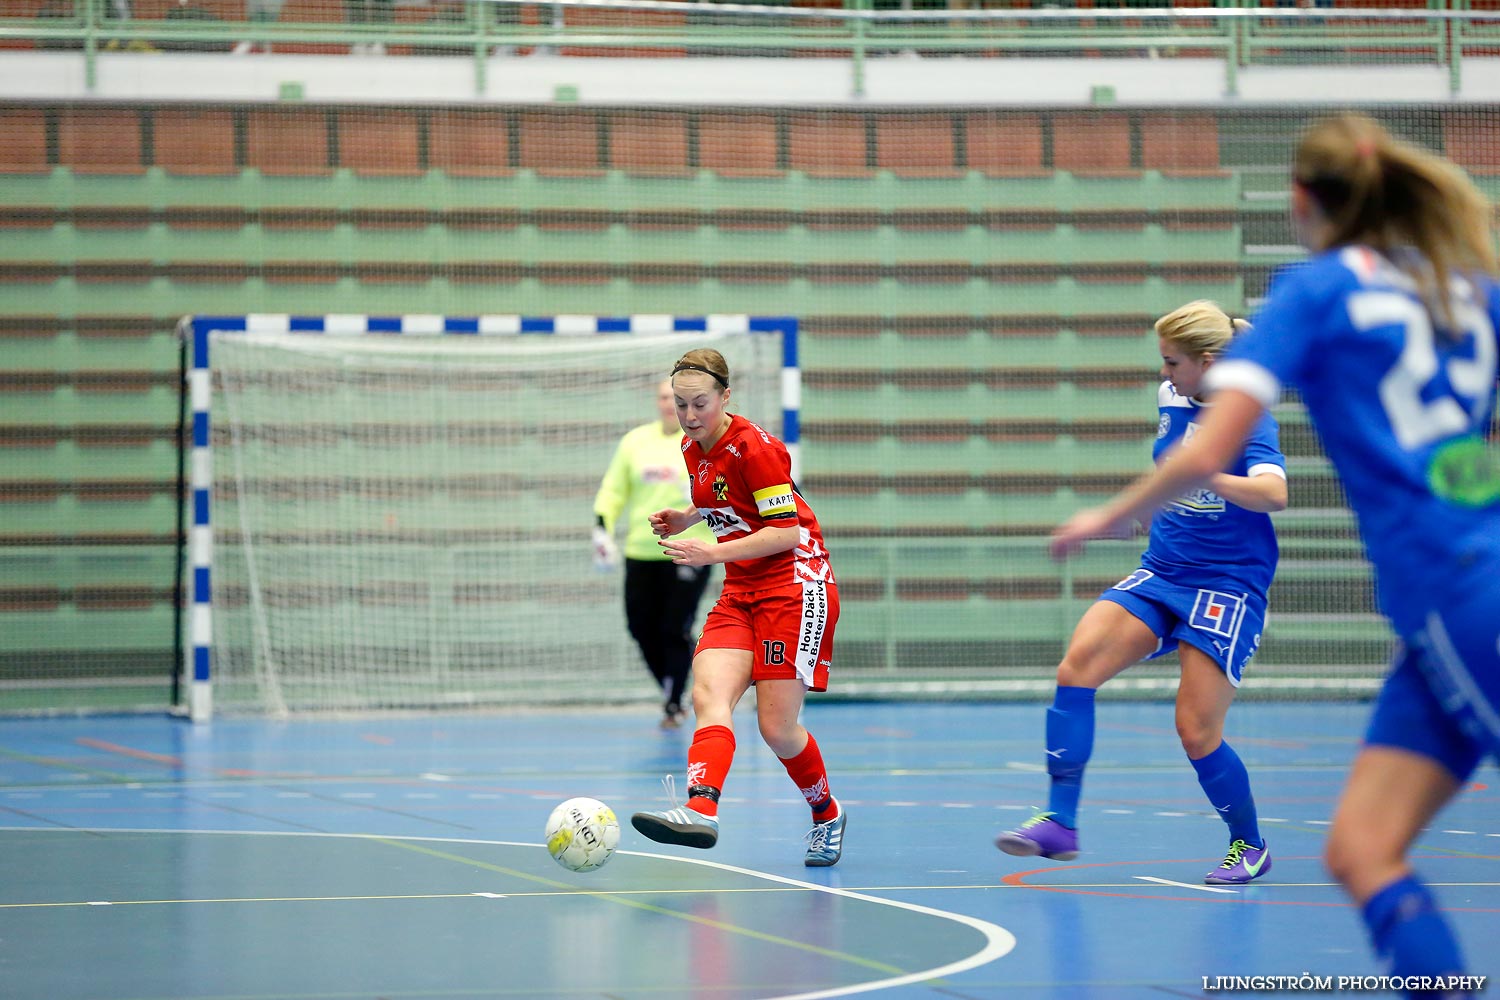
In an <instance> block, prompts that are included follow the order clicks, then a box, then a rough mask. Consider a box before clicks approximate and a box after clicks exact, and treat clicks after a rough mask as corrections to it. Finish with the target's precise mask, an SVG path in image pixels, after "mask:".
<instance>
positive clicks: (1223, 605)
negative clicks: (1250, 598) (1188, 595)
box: [1188, 590, 1245, 647]
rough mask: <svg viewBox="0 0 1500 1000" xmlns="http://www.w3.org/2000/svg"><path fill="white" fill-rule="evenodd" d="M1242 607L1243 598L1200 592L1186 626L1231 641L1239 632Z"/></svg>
mask: <svg viewBox="0 0 1500 1000" xmlns="http://www.w3.org/2000/svg"><path fill="white" fill-rule="evenodd" d="M1244 607H1245V599H1244V598H1243V597H1239V596H1237V595H1235V594H1221V593H1220V592H1219V591H1217V590H1200V591H1198V599H1197V600H1196V601H1194V602H1193V613H1192V617H1191V618H1189V619H1188V624H1189V625H1191V626H1192V627H1193V628H1195V629H1199V630H1201V631H1204V632H1211V633H1213V634H1214V635H1222V636H1223V637H1224V638H1226V639H1233V638H1234V636H1235V633H1236V632H1238V631H1239V627H1240V618H1241V614H1242V612H1243V610H1244ZM1231 647H1232V644H1231Z"/></svg>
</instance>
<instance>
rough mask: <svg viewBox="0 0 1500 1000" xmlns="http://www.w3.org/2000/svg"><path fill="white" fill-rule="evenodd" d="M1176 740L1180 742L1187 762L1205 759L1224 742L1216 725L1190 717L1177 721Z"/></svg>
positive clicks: (1180, 718)
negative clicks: (1186, 756)
mask: <svg viewBox="0 0 1500 1000" xmlns="http://www.w3.org/2000/svg"><path fill="white" fill-rule="evenodd" d="M1177 738H1178V739H1179V740H1181V741H1182V749H1183V750H1184V751H1185V752H1186V753H1187V755H1188V759H1189V760H1198V759H1199V758H1202V757H1207V756H1208V755H1209V754H1211V753H1213V752H1214V751H1215V750H1217V749H1218V748H1219V744H1220V743H1222V742H1224V736H1223V734H1222V733H1221V732H1220V730H1219V727H1218V726H1217V725H1216V724H1214V723H1213V722H1212V721H1209V720H1206V719H1198V718H1192V717H1179V718H1178V719H1177Z"/></svg>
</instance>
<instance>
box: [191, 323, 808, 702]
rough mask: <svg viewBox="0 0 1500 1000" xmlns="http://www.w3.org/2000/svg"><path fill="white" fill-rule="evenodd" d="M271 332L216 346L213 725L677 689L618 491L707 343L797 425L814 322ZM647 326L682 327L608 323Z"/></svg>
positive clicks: (757, 403) (777, 417)
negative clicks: (646, 612)
mask: <svg viewBox="0 0 1500 1000" xmlns="http://www.w3.org/2000/svg"><path fill="white" fill-rule="evenodd" d="M250 319H251V321H250V322H249V323H245V322H244V321H240V325H241V326H242V327H244V326H248V327H249V328H250V329H248V330H246V329H240V330H236V331H233V332H224V333H214V334H211V335H210V337H209V341H207V342H205V344H204V346H205V347H207V348H208V351H209V355H210V358H211V363H210V366H209V369H208V371H209V372H210V377H211V400H212V402H211V406H210V407H209V408H208V409H207V410H206V411H205V412H206V414H207V418H206V419H207V422H208V426H209V428H210V430H209V432H208V434H207V442H208V446H209V447H210V448H211V449H212V460H211V463H209V462H208V461H207V460H206V459H205V458H200V460H199V461H198V462H196V463H195V472H196V473H200V474H202V473H204V472H205V470H206V469H207V468H208V467H210V466H211V469H212V485H211V495H212V502H211V506H210V508H209V510H208V512H207V523H208V525H209V527H208V529H207V530H209V531H211V532H212V538H213V547H212V556H211V564H212V572H211V576H212V584H211V605H210V604H208V603H207V601H206V600H204V598H205V597H206V596H207V595H204V594H196V595H195V612H194V618H195V631H196V632H199V633H202V634H198V635H195V636H194V644H195V645H196V646H197V647H198V648H197V649H196V650H195V655H196V656H204V655H211V666H210V667H209V670H208V678H207V680H208V681H209V682H210V683H211V685H212V688H211V690H212V710H213V711H230V712H243V711H251V712H268V713H272V714H287V713H298V712H328V711H371V710H382V709H422V708H433V707H443V706H449V707H452V706H488V705H517V704H527V703H546V702H569V701H588V702H595V703H597V702H610V701H627V700H637V699H641V698H645V697H649V696H651V695H652V694H653V693H654V688H653V687H652V683H651V680H650V677H649V674H648V673H647V671H646V670H644V669H643V668H642V667H641V666H640V665H639V661H638V654H637V652H636V650H635V647H634V644H633V643H631V641H630V639H629V635H628V633H627V631H626V627H625V623H624V615H623V609H622V600H623V598H622V587H621V578H620V576H619V575H618V574H599V573H596V572H595V571H594V570H593V567H592V560H591V551H592V550H591V547H590V531H591V528H592V525H593V513H592V512H593V500H594V494H595V492H596V491H597V489H598V486H599V481H600V479H601V477H602V476H603V473H604V469H605V467H606V466H607V465H608V463H609V459H610V456H611V455H612V454H613V451H614V448H615V446H616V444H617V443H618V441H619V439H620V437H621V435H623V434H624V433H625V432H626V431H628V430H629V429H630V428H632V427H635V426H638V425H640V424H643V423H647V422H649V421H651V420H654V419H655V412H656V411H655V406H654V395H655V388H656V385H657V384H658V383H659V381H660V380H661V379H662V378H663V377H664V376H665V374H666V373H667V372H669V371H670V368H671V364H672V362H673V361H675V360H676V358H677V357H679V356H680V355H681V354H682V353H683V352H684V351H687V350H689V349H691V348H694V347H714V348H716V349H718V350H719V351H721V352H723V354H724V355H725V357H726V358H727V360H728V361H729V364H730V370H731V371H732V372H733V374H734V383H735V392H734V396H733V400H732V402H731V407H730V408H731V410H732V411H733V412H737V413H742V414H744V415H746V416H749V417H751V418H752V419H754V420H756V421H757V422H760V423H762V424H763V425H764V426H766V427H767V428H768V429H774V430H775V431H776V432H777V433H781V431H782V426H783V408H784V407H783V382H784V381H786V382H787V383H788V385H787V388H788V390H794V389H795V378H790V379H784V376H783V367H784V366H783V361H784V360H788V359H790V358H791V357H793V355H792V354H791V353H790V351H788V345H786V344H785V343H784V342H783V341H784V339H785V338H789V337H793V336H794V332H793V329H794V328H792V327H789V326H787V325H786V324H784V323H783V324H781V326H780V329H779V330H775V331H771V332H765V331H769V330H770V326H769V325H768V324H757V326H759V327H763V328H765V329H764V331H763V332H750V324H749V323H748V322H746V321H743V320H742V321H740V322H735V321H734V320H733V318H725V319H727V320H729V322H705V321H701V320H700V321H698V322H696V323H693V322H688V323H683V322H682V321H676V322H673V321H671V320H670V318H659V321H658V322H655V323H652V322H645V321H643V320H641V319H640V318H638V320H637V321H636V322H634V323H631V322H629V321H618V322H617V323H616V324H615V326H614V327H611V325H610V324H609V322H608V321H605V322H598V321H595V320H593V319H592V318H582V317H574V318H571V319H568V318H563V319H560V320H558V321H550V320H546V321H528V322H521V321H516V322H515V323H511V324H509V329H511V330H514V331H517V332H516V333H515V334H500V335H496V336H473V335H467V336H466V335H443V334H440V333H434V334H431V335H413V334H411V333H391V334H379V333H365V334H360V335H339V334H337V333H332V332H328V325H327V324H323V326H322V329H319V330H318V331H316V333H315V334H314V333H312V332H307V331H297V330H292V329H289V328H288V327H291V326H295V325H296V324H293V323H280V324H278V323H276V322H274V320H273V321H272V322H270V323H267V322H264V321H257V320H258V319H259V318H257V317H251V318H250ZM501 319H502V320H503V318H501ZM715 319H717V318H715ZM221 325H228V324H221ZM364 325H365V326H366V327H368V326H371V325H376V326H378V325H379V324H370V323H365V324H364ZM408 325H411V324H408ZM496 325H498V326H500V327H505V326H507V324H505V323H503V322H501V323H499V324H496ZM278 326H279V327H280V329H276V327H278ZM336 326H337V324H335V327H336ZM631 326H637V327H640V328H642V329H645V330H651V329H657V330H661V329H665V330H666V331H668V332H656V333H648V332H596V331H599V330H601V329H603V330H610V329H616V328H622V327H623V328H627V329H628V328H629V327H631ZM674 326H676V327H686V332H683V331H682V330H680V329H679V330H677V331H675V332H674V331H673V327H674ZM523 329H524V330H525V331H527V333H522V332H520V331H522V330H523ZM532 330H536V331H538V332H542V331H546V332H544V333H542V335H537V336H532V335H528V333H529V332H530V331H532ZM569 330H572V331H573V332H576V333H579V334H580V335H576V336H575V335H569V334H568V332H567V331H569ZM778 334H779V335H778ZM210 343H211V346H209V344H210ZM789 370H790V371H792V372H795V368H791V369H789ZM200 401H201V398H200ZM788 423H791V421H790V420H789V421H788ZM793 426H794V425H793ZM205 478H206V476H205ZM201 485H202V484H198V483H195V486H201ZM199 513H200V515H202V513H203V512H201V511H200V512H199ZM199 530H202V526H200V529H199ZM203 561H204V560H203V559H201V558H200V557H197V556H195V559H194V562H195V563H200V562H203ZM205 589H208V588H205ZM210 607H211V612H210V610H209V608H210ZM204 616H211V618H210V621H209V622H208V623H207V624H206V625H205V623H203V622H202V621H199V620H197V619H202V618H203V617H204ZM205 646H211V654H208V653H205V650H204V647H205ZM194 666H195V670H196V669H197V668H198V667H200V666H201V664H195V665H194ZM195 680H196V681H198V682H199V684H195V685H194V687H195V689H199V685H200V684H202V682H203V680H204V678H199V677H197V676H196V674H195ZM200 690H201V689H200ZM195 697H197V698H199V699H204V698H205V697H206V696H205V695H203V694H201V693H198V694H196V695H195ZM208 711H209V705H208V704H207V703H206V702H205V703H204V704H194V705H193V714H194V715H195V717H201V716H203V715H205V714H207V712H208Z"/></svg>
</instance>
